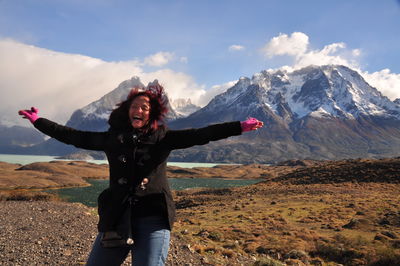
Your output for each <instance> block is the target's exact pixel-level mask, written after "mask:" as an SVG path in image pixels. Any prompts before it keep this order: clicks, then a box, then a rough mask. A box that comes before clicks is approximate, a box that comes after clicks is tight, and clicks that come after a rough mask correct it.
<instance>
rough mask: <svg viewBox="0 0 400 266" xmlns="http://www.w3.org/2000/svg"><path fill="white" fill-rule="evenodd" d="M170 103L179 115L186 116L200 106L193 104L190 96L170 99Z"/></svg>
mask: <svg viewBox="0 0 400 266" xmlns="http://www.w3.org/2000/svg"><path fill="white" fill-rule="evenodd" d="M170 103H171V106H172V108H173V109H174V110H175V112H176V113H177V115H178V116H179V117H186V116H188V115H190V114H192V113H194V112H196V111H197V110H199V109H200V108H201V107H200V106H197V105H194V104H193V103H192V101H191V100H190V98H187V99H183V98H179V99H171V101H170Z"/></svg>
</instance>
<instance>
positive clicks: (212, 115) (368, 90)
mask: <svg viewBox="0 0 400 266" xmlns="http://www.w3.org/2000/svg"><path fill="white" fill-rule="evenodd" d="M132 86H143V84H141V82H140V80H139V79H138V78H132V79H131V80H128V81H124V82H123V83H121V85H120V86H118V88H117V89H115V90H113V91H112V92H110V93H109V94H107V95H105V96H104V97H102V98H101V99H100V100H98V101H96V102H94V103H92V104H90V105H88V106H86V107H84V108H82V109H80V110H77V111H76V112H75V113H74V114H73V116H72V117H71V119H70V121H69V122H68V124H67V125H68V126H72V127H74V128H78V129H90V130H94V131H97V130H105V129H106V128H107V124H106V118H107V117H108V115H109V112H110V110H111V107H112V106H113V104H115V101H116V99H118V101H120V100H121V99H123V97H124V96H125V95H126V94H127V90H128V89H130V88H131V87H132ZM110 99H113V101H114V102H113V101H111V100H110ZM177 103H178V104H177V106H179V105H180V103H182V101H177ZM186 103H187V104H188V105H190V102H188V101H187V102H186ZM171 109H172V112H171V116H170V120H169V123H168V125H169V127H170V128H172V129H181V128H189V127H195V128H196V127H202V126H206V125H208V124H213V123H219V122H224V121H234V120H244V119H246V118H247V117H256V118H258V119H259V120H262V121H264V123H265V126H264V128H262V129H260V130H258V131H255V132H250V133H246V134H243V135H242V136H239V137H232V138H229V139H226V140H222V141H218V142H214V143H211V144H208V145H205V146H198V147H193V148H190V149H186V150H177V151H174V152H173V153H172V154H171V157H170V160H171V161H197V162H231V163H232V162H233V163H271V162H279V161H284V160H289V159H318V160H319V159H328V160H332V159H346V158H359V157H364V158H382V157H395V156H398V154H399V152H398V150H399V149H400V105H399V102H398V100H396V101H391V100H389V99H388V98H387V97H385V96H383V95H382V94H381V93H380V92H379V91H378V90H377V89H376V88H374V87H372V86H370V85H369V84H368V83H367V82H366V81H365V80H364V79H363V78H362V76H361V75H359V74H358V73H357V72H356V71H354V70H352V69H350V68H348V67H345V66H341V65H325V66H308V67H305V68H303V69H299V70H296V71H292V72H290V71H284V70H265V71H261V72H260V73H256V74H254V75H253V77H252V78H247V77H242V78H240V79H239V81H238V82H237V83H236V84H235V85H234V86H233V87H231V88H229V89H228V90H227V91H226V92H224V93H222V94H219V95H217V96H215V97H214V98H213V99H212V100H211V101H210V102H209V104H207V105H206V106H205V107H203V108H201V109H199V110H197V111H195V112H193V113H192V114H190V115H189V116H187V117H183V118H179V112H175V111H174V109H173V108H171ZM48 142H49V143H51V140H50V141H48ZM38 150H40V151H41V152H47V153H48V154H49V153H50V152H51V154H58V155H63V154H67V153H70V152H73V151H74V149H73V148H70V147H66V146H65V145H63V144H58V143H55V141H53V143H51V145H49V144H46V145H38ZM75 151H76V150H75ZM100 156H101V155H100Z"/></svg>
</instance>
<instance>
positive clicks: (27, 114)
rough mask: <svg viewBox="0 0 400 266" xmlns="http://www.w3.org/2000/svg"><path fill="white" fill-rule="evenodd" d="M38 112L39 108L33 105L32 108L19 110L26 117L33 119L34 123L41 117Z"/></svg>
mask: <svg viewBox="0 0 400 266" xmlns="http://www.w3.org/2000/svg"><path fill="white" fill-rule="evenodd" d="M38 112H39V109H37V108H35V107H32V108H31V110H19V111H18V114H19V115H22V116H23V118H25V119H29V121H31V123H32V124H33V123H35V121H36V120H37V119H38V118H39V116H38Z"/></svg>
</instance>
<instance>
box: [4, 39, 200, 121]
mask: <svg viewBox="0 0 400 266" xmlns="http://www.w3.org/2000/svg"><path fill="white" fill-rule="evenodd" d="M0 58H1V60H0V103H1V104H0V122H2V121H7V122H8V124H20V125H27V123H26V120H23V119H21V118H20V117H19V116H18V115H17V112H18V110H20V109H24V108H30V107H31V106H36V107H38V108H39V110H40V114H41V115H42V116H44V117H48V118H50V119H54V120H56V121H58V122H60V123H65V122H66V121H67V120H68V118H69V117H70V115H71V114H72V112H73V111H75V110H76V109H78V108H81V107H83V106H85V105H87V104H89V103H91V102H93V101H95V100H97V99H99V98H100V97H101V96H103V95H104V94H106V93H108V92H110V91H111V90H113V89H115V88H116V87H117V86H118V85H119V84H120V83H121V82H122V81H124V80H127V79H130V78H131V77H132V76H139V77H140V78H141V80H142V82H143V83H145V84H146V83H147V82H149V81H152V80H154V79H158V80H159V81H160V83H161V84H164V86H165V88H166V90H167V92H168V94H170V95H172V96H175V95H178V94H180V97H191V98H192V100H194V101H196V99H195V97H200V95H202V94H204V93H205V92H204V89H203V87H201V86H200V85H198V84H196V83H195V82H194V80H193V78H192V77H191V76H189V75H186V74H184V73H179V72H175V71H172V70H168V69H161V70H158V71H156V72H149V73H145V72H144V71H143V69H142V68H141V67H140V66H141V65H142V63H141V62H139V61H124V62H106V61H103V60H100V59H96V58H92V57H88V56H83V55H77V54H66V53H60V52H55V51H51V50H47V49H43V48H39V47H35V46H30V45H26V44H23V43H20V42H17V41H14V40H11V39H0Z"/></svg>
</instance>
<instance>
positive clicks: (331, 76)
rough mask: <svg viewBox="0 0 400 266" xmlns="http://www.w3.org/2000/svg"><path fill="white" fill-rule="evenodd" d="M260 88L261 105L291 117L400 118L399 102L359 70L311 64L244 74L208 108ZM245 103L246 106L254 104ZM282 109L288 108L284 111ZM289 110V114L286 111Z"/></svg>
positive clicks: (236, 98) (249, 107)
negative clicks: (379, 89) (372, 83)
mask: <svg viewBox="0 0 400 266" xmlns="http://www.w3.org/2000/svg"><path fill="white" fill-rule="evenodd" d="M249 90H257V93H258V96H259V98H260V99H258V100H257V102H258V103H257V104H258V105H264V106H265V107H268V109H270V110H271V111H272V112H273V113H274V114H276V115H278V116H281V117H284V116H285V115H290V118H291V119H300V118H302V117H305V116H307V115H311V116H315V117H319V116H328V117H338V118H349V119H352V118H358V117H359V116H360V115H365V116H383V117H392V118H397V119H400V108H399V106H398V104H396V103H394V102H392V101H390V100H389V99H388V98H387V97H385V96H383V95H382V94H381V93H380V92H379V91H378V90H377V89H375V88H373V87H371V86H370V85H369V84H368V83H367V82H366V81H365V80H364V79H363V78H362V77H361V75H359V74H358V73H357V72H356V71H353V70H351V69H349V68H347V67H345V66H334V65H327V66H321V67H317V66H310V67H307V68H303V69H301V70H298V71H294V72H286V71H281V70H278V71H263V72H260V73H257V74H255V75H254V76H253V77H252V79H248V78H241V79H240V80H239V82H238V83H237V84H236V85H235V86H234V87H232V88H231V89H229V90H228V91H227V92H225V93H223V94H221V95H218V96H217V97H215V99H214V100H213V101H211V102H210V104H209V105H208V106H206V108H205V110H209V109H213V108H218V107H217V106H222V105H235V103H236V102H237V101H238V99H239V98H240V97H243V95H244V93H248V92H249ZM254 104H256V102H255V101H253V102H252V103H251V105H252V106H246V107H244V106H242V108H246V109H252V108H254V106H253V105H254ZM282 111H285V112H284V113H282ZM284 114H285V115H284Z"/></svg>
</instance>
